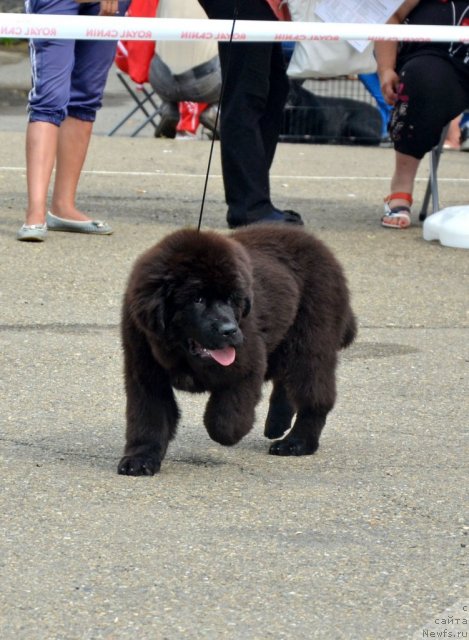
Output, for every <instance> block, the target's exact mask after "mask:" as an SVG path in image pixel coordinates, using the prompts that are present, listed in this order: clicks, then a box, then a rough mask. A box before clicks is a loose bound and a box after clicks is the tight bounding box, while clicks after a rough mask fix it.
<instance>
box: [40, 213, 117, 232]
mask: <svg viewBox="0 0 469 640" xmlns="http://www.w3.org/2000/svg"><path fill="white" fill-rule="evenodd" d="M46 223H47V228H48V229H49V230H50V231H68V232H70V233H90V234H94V235H100V236H109V235H111V233H113V230H112V229H111V227H110V226H109V225H108V223H107V222H102V221H101V220H84V221H79V220H66V219H65V218H59V216H55V215H54V214H53V213H51V212H50V211H48V212H47V215H46Z"/></svg>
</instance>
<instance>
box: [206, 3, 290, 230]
mask: <svg viewBox="0 0 469 640" xmlns="http://www.w3.org/2000/svg"><path fill="white" fill-rule="evenodd" d="M200 4H201V5H202V6H203V7H204V9H205V10H206V12H207V15H208V16H209V17H210V18H221V19H231V18H233V14H234V5H235V1H234V0H200ZM238 4H239V6H238V18H239V19H248V20H274V19H275V18H274V14H273V13H272V11H271V10H270V8H269V6H268V4H267V3H266V2H265V0H239V3H238ZM219 51H220V63H221V68H222V74H223V78H224V82H225V87H224V94H223V97H222V101H221V115H220V142H221V157H222V168H223V180H224V186H225V197H226V202H227V204H228V222H229V223H230V224H243V223H249V222H253V221H255V220H258V219H260V218H262V217H264V216H266V215H268V214H269V213H271V212H272V211H273V209H274V207H273V205H272V202H271V200H270V184H269V170H270V167H271V164H272V161H273V158H274V155H275V149H276V146H277V141H278V136H279V132H280V126H281V122H282V114H283V108H284V105H285V101H286V98H287V94H288V79H287V76H286V70H285V62H284V58H283V54H282V48H281V44H279V43H271V42H266V43H257V42H254V43H251V42H248V43H232V44H229V43H223V44H220V45H219Z"/></svg>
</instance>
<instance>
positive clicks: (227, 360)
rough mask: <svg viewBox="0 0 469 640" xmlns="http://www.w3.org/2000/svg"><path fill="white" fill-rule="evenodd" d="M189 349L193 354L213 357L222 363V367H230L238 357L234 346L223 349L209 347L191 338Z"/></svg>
mask: <svg viewBox="0 0 469 640" xmlns="http://www.w3.org/2000/svg"><path fill="white" fill-rule="evenodd" d="M189 351H190V353H191V354H192V355H193V356H200V357H201V358H212V360H215V362H218V364H221V365H222V367H229V366H230V364H233V362H234V361H235V358H236V350H235V348H234V347H231V346H227V347H223V349H207V348H206V347H203V346H202V345H201V344H199V343H198V342H196V341H195V340H189Z"/></svg>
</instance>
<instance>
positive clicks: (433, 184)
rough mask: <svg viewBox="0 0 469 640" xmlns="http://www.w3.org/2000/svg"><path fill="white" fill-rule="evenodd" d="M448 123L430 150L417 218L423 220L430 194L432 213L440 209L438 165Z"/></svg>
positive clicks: (425, 215)
mask: <svg viewBox="0 0 469 640" xmlns="http://www.w3.org/2000/svg"><path fill="white" fill-rule="evenodd" d="M448 129H449V123H448V124H447V125H446V126H445V127H444V129H443V131H442V132H441V136H440V141H439V142H438V144H437V145H436V146H434V147H433V149H432V150H431V152H430V175H429V177H428V182H427V188H426V189H425V195H424V198H423V202H422V208H421V209H420V213H419V220H421V221H423V220H425V218H426V217H427V210H428V205H429V202H430V196H431V199H432V213H436V212H437V211H439V209H440V199H439V194H438V165H439V163H440V157H441V152H442V151H443V145H444V143H445V140H446V136H447V135H448Z"/></svg>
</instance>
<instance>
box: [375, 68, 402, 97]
mask: <svg viewBox="0 0 469 640" xmlns="http://www.w3.org/2000/svg"><path fill="white" fill-rule="evenodd" d="M379 79H380V82H381V92H382V94H383V98H384V99H385V100H386V102H387V103H388V104H391V105H393V104H395V102H396V100H397V88H398V86H399V76H398V74H397V73H396V72H395V71H394V69H385V70H384V71H380V73H379Z"/></svg>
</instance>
